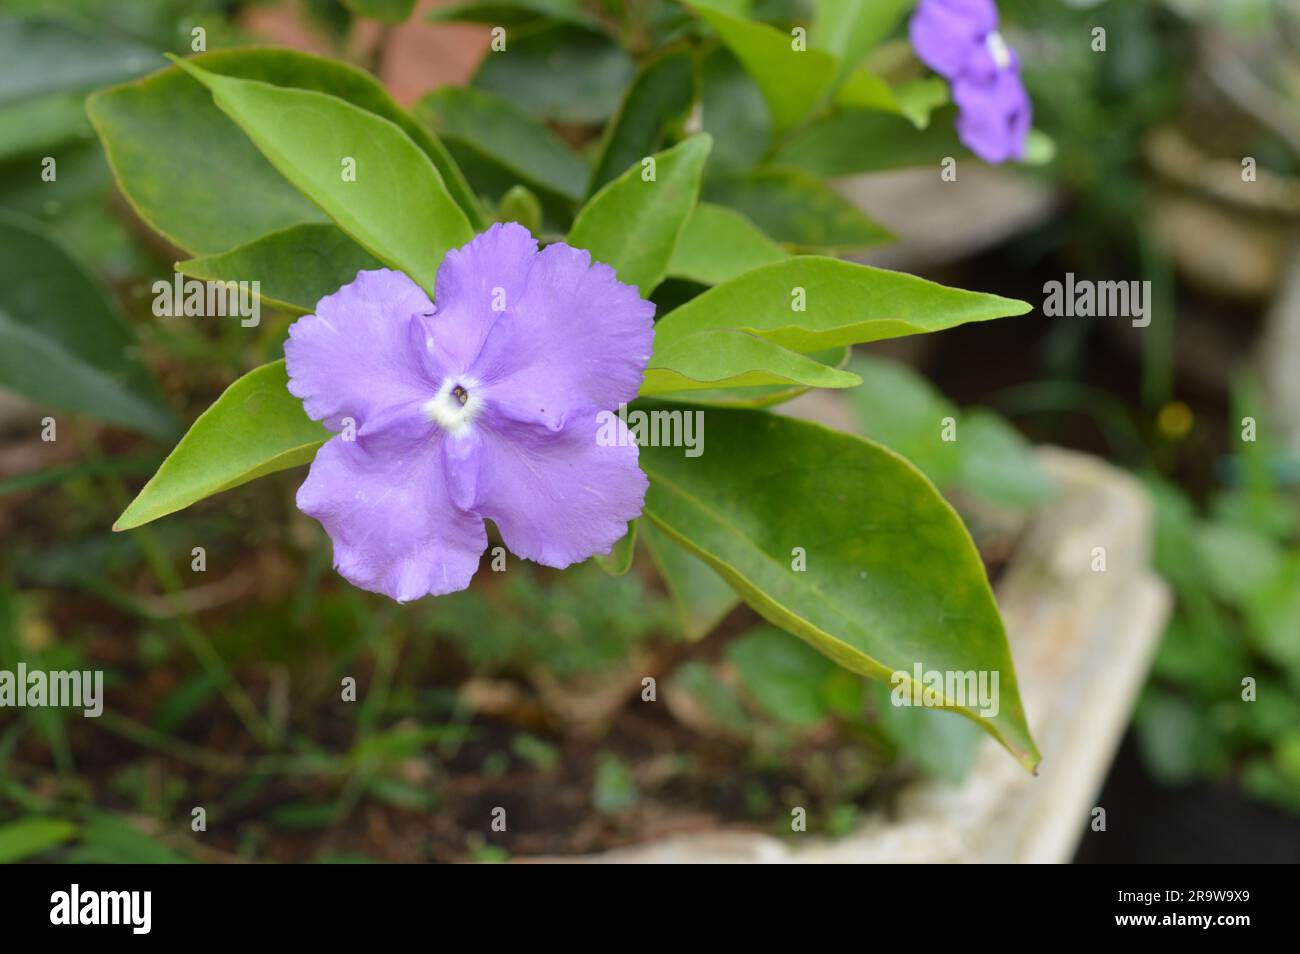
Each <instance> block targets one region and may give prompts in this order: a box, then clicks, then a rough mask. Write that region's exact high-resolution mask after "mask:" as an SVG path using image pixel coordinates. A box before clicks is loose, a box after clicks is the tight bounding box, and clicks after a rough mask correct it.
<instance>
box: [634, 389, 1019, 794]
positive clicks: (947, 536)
mask: <svg viewBox="0 0 1300 954" xmlns="http://www.w3.org/2000/svg"><path fill="white" fill-rule="evenodd" d="M705 413H706V414H707V422H708V430H707V445H706V453H704V454H702V455H701V456H699V457H694V458H688V457H685V456H683V455H682V453H681V450H680V448H669V447H651V446H647V447H643V448H641V464H642V467H643V468H644V470H645V471H646V473H647V474H648V475H649V477H650V491H649V493H648V495H647V498H646V508H645V516H647V517H649V518H650V519H651V520H652V521H654V523H655V524H656V526H657V527H658V528H659V529H661V530H663V531H664V532H665V533H666V534H667V535H668V536H669V537H671V538H672V539H673V540H675V541H677V542H678V543H680V544H682V545H683V546H686V547H687V548H689V549H690V550H691V551H692V552H693V553H695V554H696V555H697V556H699V557H700V558H702V559H704V560H705V561H706V562H707V563H709V565H710V566H712V567H713V568H714V569H715V570H716V571H717V572H718V573H719V574H720V575H721V576H722V577H723V578H724V579H726V580H727V582H729V583H730V584H731V585H732V586H733V587H735V588H736V590H737V591H738V592H739V593H740V594H741V596H742V597H743V598H744V599H745V601H746V602H748V603H749V604H750V605H751V606H752V607H754V609H755V610H757V611H758V613H759V614H760V615H762V616H763V617H764V618H765V619H767V620H768V622H770V623H772V624H773V625H776V626H779V627H781V628H782V629H785V630H787V631H789V632H791V633H794V634H795V635H797V636H799V637H800V638H802V639H804V640H806V641H807V642H808V643H810V644H811V645H812V646H813V647H814V648H815V649H817V650H819V651H820V652H822V653H823V654H825V655H826V656H828V657H829V658H830V659H832V660H834V661H835V662H837V663H838V664H840V665H841V666H843V667H845V668H846V669H849V670H851V671H853V672H856V673H858V674H860V675H864V676H869V677H872V678H875V679H880V680H884V681H888V680H889V679H890V678H891V676H892V675H893V674H894V673H896V672H902V673H904V674H905V681H904V685H910V684H911V680H912V676H911V674H912V671H913V666H914V664H916V663H920V664H921V665H922V667H923V668H924V669H925V670H927V671H940V672H949V671H963V672H965V671H971V670H975V671H995V672H997V673H998V674H999V709H998V712H997V713H996V715H992V716H990V717H985V716H981V715H980V714H979V712H978V711H977V709H976V708H974V707H971V706H969V705H967V706H960V707H958V706H951V707H952V708H954V709H956V711H959V712H961V713H963V714H964V715H966V716H968V717H969V718H972V719H975V720H977V721H978V722H979V724H980V725H981V726H982V727H983V728H984V729H985V731H987V732H989V733H990V734H991V735H993V736H994V737H995V738H997V739H998V740H999V741H1000V742H1001V743H1002V744H1003V745H1004V746H1005V747H1006V748H1007V749H1008V751H1010V752H1011V753H1012V754H1013V755H1014V756H1015V757H1016V758H1017V759H1018V760H1019V761H1020V762H1021V763H1022V764H1023V765H1024V766H1025V767H1026V768H1030V769H1032V768H1033V767H1034V766H1035V765H1036V764H1037V762H1038V753H1037V751H1036V749H1035V747H1034V743H1033V740H1032V739H1031V738H1030V735H1029V730H1028V727H1027V726H1026V724H1025V717H1024V711H1023V708H1022V706H1021V702H1020V698H1019V692H1018V689H1017V684H1016V677H1015V670H1014V668H1013V666H1012V662H1011V655H1010V651H1009V649H1008V646H1007V641H1006V633H1005V631H1004V629H1003V625H1002V620H1001V618H1000V616H999V615H998V609H997V604H996V603H995V602H994V600H993V594H992V591H991V590H990V589H989V585H988V580H987V579H986V577H985V574H984V567H983V564H982V563H981V561H980V557H979V553H978V552H977V551H976V549H975V545H974V544H973V543H972V542H971V539H970V535H969V534H968V533H967V532H966V528H965V527H964V526H962V523H961V520H960V518H958V516H957V514H956V513H955V512H954V511H953V509H952V508H951V507H950V506H949V505H948V504H947V503H946V502H945V501H944V500H943V498H942V497H941V496H940V495H939V493H938V491H936V490H935V489H934V486H933V485H932V484H931V483H930V482H929V481H928V480H926V479H925V477H924V476H923V475H922V474H921V473H920V472H919V471H918V470H916V468H914V467H913V466H912V465H911V464H909V463H908V462H907V461H905V460H904V459H903V458H901V457H899V456H898V455H897V454H895V453H893V452H892V451H890V450H887V449H886V448H883V447H881V446H879V445H877V444H873V443H871V442H869V441H865V440H862V439H861V438H857V437H852V436H850V435H846V434H839V433H836V432H834V431H830V430H827V429H825V428H822V427H820V426H818V425H815V424H809V423H806V422H803V421H797V420H792V419H789V418H782V417H778V416H776V415H771V414H766V413H763V412H759V411H726V410H718V409H710V410H708V411H706V412H705ZM797 547H800V548H803V552H804V553H805V555H806V566H805V568H804V569H803V570H802V571H798V570H795V569H794V568H793V555H794V550H795V548H797ZM955 701H956V700H953V699H948V698H945V702H946V703H953V702H955Z"/></svg>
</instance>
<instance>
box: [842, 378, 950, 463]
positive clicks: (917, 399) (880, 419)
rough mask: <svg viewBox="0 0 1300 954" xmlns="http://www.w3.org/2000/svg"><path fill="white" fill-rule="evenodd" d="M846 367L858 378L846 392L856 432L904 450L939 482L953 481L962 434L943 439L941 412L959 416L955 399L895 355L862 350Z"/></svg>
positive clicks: (942, 416)
mask: <svg viewBox="0 0 1300 954" xmlns="http://www.w3.org/2000/svg"><path fill="white" fill-rule="evenodd" d="M849 367H850V368H852V369H853V370H854V371H855V372H856V373H857V374H858V375H859V376H860V377H861V378H862V386H861V387H859V388H854V389H853V391H852V392H850V394H849V399H850V401H852V403H853V409H854V411H855V412H856V415H857V419H858V430H859V433H861V434H862V435H863V436H864V437H868V438H870V439H871V440H873V441H876V442H878V443H881V444H884V445H885V446H886V447H888V448H889V449H890V450H893V451H897V452H898V453H899V454H902V455H903V456H904V457H906V458H907V459H908V460H909V461H911V462H912V463H913V464H914V465H915V466H916V467H917V468H918V469H919V470H921V471H922V472H923V473H924V474H925V475H926V476H927V477H929V478H930V479H931V480H933V481H934V482H935V483H936V484H938V485H939V486H940V487H942V488H949V487H951V486H952V484H953V482H954V481H955V480H956V478H957V475H958V473H959V472H960V470H961V451H962V448H963V447H964V446H965V443H964V440H962V439H964V438H965V436H966V435H965V433H964V432H962V431H960V430H959V431H958V432H957V433H958V435H959V438H961V439H959V440H956V441H945V440H944V439H943V436H944V434H943V432H944V418H948V417H951V418H953V419H954V420H955V419H956V418H957V415H958V412H957V407H956V405H954V404H953V403H952V402H950V401H949V400H948V399H947V398H945V397H944V396H943V395H942V394H940V393H939V391H938V390H937V389H935V388H934V386H933V385H931V384H930V382H929V381H927V380H926V379H925V378H923V377H922V376H921V375H920V374H918V373H916V372H914V371H912V370H911V369H910V368H907V367H906V366H904V365H902V364H900V363H899V362H897V361H889V360H886V359H884V358H877V357H874V356H871V355H865V354H861V355H856V356H855V357H854V358H853V360H852V361H851V362H850V363H849Z"/></svg>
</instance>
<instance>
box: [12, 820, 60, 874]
mask: <svg viewBox="0 0 1300 954" xmlns="http://www.w3.org/2000/svg"><path fill="white" fill-rule="evenodd" d="M76 834H77V826H76V825H74V824H73V823H72V822H70V821H65V820H63V819H62V818H21V819H19V820H18V821H15V822H10V823H9V824H7V825H0V864H4V865H8V864H13V863H15V862H18V861H26V860H27V859H28V858H34V857H36V856H37V855H40V854H44V853H45V852H47V851H49V850H50V849H52V848H57V847H59V845H62V844H64V843H65V842H67V841H70V840H71V839H72V838H73V837H75V836H76Z"/></svg>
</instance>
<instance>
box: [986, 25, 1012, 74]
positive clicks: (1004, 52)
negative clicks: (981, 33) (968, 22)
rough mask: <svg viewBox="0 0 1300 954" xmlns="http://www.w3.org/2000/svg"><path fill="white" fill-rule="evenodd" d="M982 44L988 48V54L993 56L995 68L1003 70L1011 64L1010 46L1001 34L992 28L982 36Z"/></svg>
mask: <svg viewBox="0 0 1300 954" xmlns="http://www.w3.org/2000/svg"><path fill="white" fill-rule="evenodd" d="M984 45H985V46H986V47H987V48H988V51H989V56H991V57H993V62H994V63H995V64H997V68H998V69H1000V70H1005V69H1006V68H1007V67H1008V66H1010V65H1011V47H1009V46H1007V41H1006V40H1004V39H1002V34H1001V33H999V32H998V31H997V30H994V31H993V32H992V33H990V34H989V35H988V36H987V37H985V38H984Z"/></svg>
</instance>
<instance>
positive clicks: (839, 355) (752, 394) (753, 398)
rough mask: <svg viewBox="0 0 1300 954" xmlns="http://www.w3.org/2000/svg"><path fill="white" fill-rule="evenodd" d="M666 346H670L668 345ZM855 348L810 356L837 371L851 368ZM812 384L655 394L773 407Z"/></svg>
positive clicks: (673, 398) (666, 398) (659, 397)
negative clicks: (850, 363) (850, 361)
mask: <svg viewBox="0 0 1300 954" xmlns="http://www.w3.org/2000/svg"><path fill="white" fill-rule="evenodd" d="M665 346H666V345H665ZM851 352H852V348H848V347H842V348H825V349H822V350H819V351H813V352H810V353H809V355H808V357H810V358H811V359H812V360H814V361H816V362H817V363H818V364H821V365H825V366H826V367H828V368H834V369H836V370H837V371H844V370H845V369H846V368H848V364H849V356H850V354H851ZM812 387H813V386H812V385H808V384H759V385H752V386H750V387H745V388H729V387H719V388H712V389H711V388H701V389H699V390H696V389H692V390H690V391H680V392H665V393H663V394H658V395H655V400H656V401H676V402H686V403H690V404H696V405H704V406H708V407H731V408H749V409H753V408H770V407H775V406H776V405H778V404H784V403H785V402H786V401H793V400H794V399H795V398H797V397H799V395H801V394H807V393H808V392H809V391H810V390H812Z"/></svg>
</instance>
